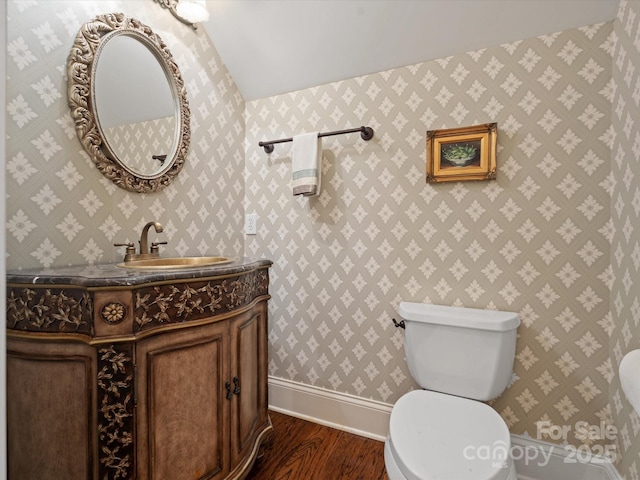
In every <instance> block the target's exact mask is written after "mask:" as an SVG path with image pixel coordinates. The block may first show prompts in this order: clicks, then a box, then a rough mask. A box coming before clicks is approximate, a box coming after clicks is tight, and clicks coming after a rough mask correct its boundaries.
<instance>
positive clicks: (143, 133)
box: [94, 34, 179, 177]
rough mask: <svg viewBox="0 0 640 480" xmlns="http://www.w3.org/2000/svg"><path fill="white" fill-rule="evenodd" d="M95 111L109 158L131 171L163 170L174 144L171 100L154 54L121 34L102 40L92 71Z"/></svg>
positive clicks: (175, 116)
mask: <svg viewBox="0 0 640 480" xmlns="http://www.w3.org/2000/svg"><path fill="white" fill-rule="evenodd" d="M94 81H95V97H94V102H95V114H96V117H97V120H98V125H99V126H100V130H101V132H102V136H103V138H104V140H105V144H106V146H107V147H108V148H109V150H110V152H111V153H112V155H113V157H114V158H117V159H118V160H119V161H120V162H121V163H122V165H123V166H124V167H125V168H127V169H129V170H130V171H131V172H132V173H134V174H136V175H141V176H143V177H149V176H153V175H155V174H158V173H159V172H161V171H163V170H164V169H165V164H166V163H167V162H166V159H167V158H172V157H173V155H174V154H175V148H176V146H177V138H176V132H177V127H178V123H177V119H178V113H179V112H178V109H177V102H176V101H175V100H174V94H173V92H172V91H171V84H170V83H169V79H168V78H167V75H166V74H165V72H164V70H163V68H162V65H161V64H160V62H159V60H158V59H157V57H156V56H155V55H154V54H153V53H152V52H151V50H149V48H148V47H147V45H145V44H144V43H143V42H141V41H140V40H138V39H137V38H134V37H131V36H129V35H127V34H124V35H117V36H112V37H111V38H109V39H108V41H106V40H105V45H104V47H103V48H102V50H101V51H100V55H99V57H98V59H97V64H96V71H95V79H94Z"/></svg>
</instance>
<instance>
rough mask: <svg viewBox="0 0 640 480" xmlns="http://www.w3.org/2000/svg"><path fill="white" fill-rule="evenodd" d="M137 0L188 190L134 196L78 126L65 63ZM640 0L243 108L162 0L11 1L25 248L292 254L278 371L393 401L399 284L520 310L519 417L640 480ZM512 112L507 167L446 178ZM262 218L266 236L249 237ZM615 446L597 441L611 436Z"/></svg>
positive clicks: (17, 192) (61, 257) (437, 299)
mask: <svg viewBox="0 0 640 480" xmlns="http://www.w3.org/2000/svg"><path fill="white" fill-rule="evenodd" d="M114 11H123V12H124V13H126V14H128V15H130V16H134V17H137V18H139V19H140V20H142V21H143V22H145V23H146V24H147V25H149V26H150V27H151V28H152V29H153V30H154V31H156V32H157V33H159V34H160V36H161V37H162V38H163V40H164V41H165V42H166V43H167V44H168V46H169V48H170V49H171V51H172V53H173V56H174V58H175V60H176V62H177V64H178V65H179V67H180V69H181V73H182V76H183V78H184V80H185V84H186V87H187V93H188V99H189V102H190V107H191V128H192V137H191V148H190V153H189V157H188V161H187V163H186V165H185V168H184V169H183V171H182V172H181V174H180V175H179V176H178V178H177V179H176V181H175V182H174V184H173V185H172V186H171V187H169V188H167V189H166V190H163V191H161V192H158V193H154V194H147V195H140V194H132V193H130V192H127V191H124V190H122V189H120V188H118V187H116V186H114V185H113V184H112V183H111V182H109V181H107V180H106V179H104V178H103V177H102V176H101V175H100V174H99V172H98V171H97V169H96V168H95V167H94V165H93V164H92V162H91V160H90V159H89V157H88V156H87V155H86V154H85V153H84V151H83V150H82V147H81V145H80V143H79V141H78V139H77V137H76V133H75V131H74V126H73V122H72V120H71V116H70V114H69V112H68V107H67V99H66V73H65V65H66V59H67V55H68V53H69V50H70V48H71V45H72V43H73V39H74V37H75V35H76V33H77V31H78V29H79V28H80V26H81V25H82V23H84V22H85V21H87V20H89V19H90V18H92V17H93V16H95V15H97V14H101V13H106V12H114ZM639 22H640V2H638V1H637V0H634V1H629V2H627V1H623V2H622V3H621V7H620V13H619V15H618V18H616V19H615V20H614V21H613V22H609V23H605V24H598V25H590V26H585V27H582V28H577V29H573V30H568V31H564V32H558V33H555V34H551V35H546V36H543V37H539V38H531V39H525V40H521V41H518V42H514V43H510V44H506V45H500V46H495V47H492V48H487V49H483V50H477V51H472V52H468V53H465V54H461V55H456V56H453V57H448V58H443V59H438V60H434V61H431V62H426V63H422V64H418V65H412V66H407V67H404V68H398V69H394V70H390V71H386V72H379V73H376V74H372V75H367V76H363V77H358V78H353V79H350V80H345V81H342V82H336V83H331V84H328V85H321V86H317V87H314V88H310V89H306V90H302V91H297V92H292V93H289V94H285V95H278V96H275V97H270V98H265V99H261V100H256V101H252V102H247V103H246V104H245V101H244V99H243V98H242V96H241V95H240V93H239V91H238V89H237V87H236V86H235V84H234V82H233V79H232V78H231V77H230V76H229V74H228V72H227V70H226V68H225V66H224V65H223V64H222V62H221V61H220V58H219V57H218V55H217V53H216V51H215V48H214V46H213V45H212V44H211V43H210V40H209V39H208V37H207V36H206V35H205V34H204V32H202V31H197V32H194V31H193V30H192V29H190V28H189V27H187V26H185V25H182V24H180V23H179V22H177V21H176V20H175V19H174V18H173V17H172V16H171V14H170V13H169V12H168V11H167V10H165V9H162V8H161V7H160V6H158V5H157V4H155V3H154V2H152V1H151V0H118V1H102V0H101V1H82V2H78V1H70V0H48V1H44V0H10V1H9V2H8V18H7V35H8V39H7V75H8V78H7V105H6V107H5V108H6V110H5V115H6V124H7V134H8V140H7V152H6V169H7V174H6V176H7V187H6V191H7V195H8V198H7V225H6V236H7V266H8V268H9V269H19V268H32V267H56V266H63V265H71V264H83V263H103V262H115V261H119V260H120V259H121V258H122V254H123V252H121V251H119V249H116V248H114V247H113V246H112V244H113V243H116V242H117V243H120V242H126V241H132V242H136V241H137V237H138V235H139V232H140V230H141V228H142V226H143V225H144V224H145V223H146V222H147V221H150V220H157V221H159V222H161V223H162V224H164V226H165V231H164V233H163V234H160V235H159V238H160V239H161V240H167V241H168V242H169V244H168V245H167V246H165V248H164V252H166V254H177V255H185V254H190V255H199V254H207V253H208V254H244V255H247V256H260V257H266V258H269V259H271V260H273V261H274V266H273V268H272V269H271V289H270V291H271V294H272V296H273V298H272V300H271V302H270V319H269V320H270V325H269V347H270V352H269V371H270V374H271V375H272V376H274V377H279V378H283V379H288V380H292V381H296V382H300V383H303V384H308V385H315V386H318V387H322V388H326V389H329V390H335V391H337V392H341V393H347V394H352V395H356V396H359V397H363V398H369V399H373V400H376V401H380V402H384V403H389V404H391V403H393V402H395V401H396V400H397V399H398V398H399V397H400V396H401V395H403V394H404V393H406V392H407V391H409V390H411V389H414V388H416V387H417V386H416V385H415V384H414V382H413V381H412V380H411V376H410V374H409V372H408V370H407V367H406V363H405V361H404V353H403V332H402V331H400V330H399V329H396V328H394V326H393V323H392V320H391V319H392V318H394V317H395V318H397V313H396V309H397V306H398V303H399V302H400V301H402V300H410V301H418V302H432V303H438V304H449V305H462V306H468V307H477V308H489V309H501V310H510V311H516V312H518V313H519V314H520V317H521V319H522V325H521V327H520V328H519V337H518V344H517V351H516V359H515V365H514V374H513V377H512V381H511V383H510V385H509V387H508V389H507V390H506V391H505V393H504V394H503V395H502V396H501V397H500V398H498V399H497V400H495V401H493V402H492V406H493V407H494V408H495V409H496V410H497V411H498V412H499V413H500V414H501V415H502V417H503V418H504V419H505V421H506V422H507V424H508V425H509V428H510V430H511V432H513V433H516V434H525V435H530V436H532V437H534V438H536V437H540V436H539V435H538V431H537V428H538V425H539V422H542V423H543V424H545V425H550V426H559V427H569V431H568V435H567V436H566V438H548V437H547V436H544V435H543V436H542V437H540V438H541V439H542V440H547V441H552V442H565V443H567V444H568V445H574V446H580V445H587V446H590V447H594V446H596V445H604V446H606V445H608V444H610V443H611V442H612V441H611V440H610V439H606V438H603V437H602V436H601V435H593V434H592V433H593V432H591V431H589V429H586V430H585V429H584V428H579V425H581V423H580V422H582V425H584V424H587V425H611V426H613V427H614V429H615V432H616V435H615V440H614V443H615V448H616V449H617V450H616V452H615V453H616V460H617V462H618V464H617V468H618V469H619V471H620V473H621V474H622V475H623V477H624V478H626V479H629V480H633V479H635V480H638V479H639V478H640V476H639V473H638V469H639V468H640V418H639V417H638V415H637V414H635V413H634V412H633V411H632V409H631V408H630V406H629V404H628V403H627V401H626V400H625V398H624V394H623V393H622V391H621V389H620V386H619V382H618V379H617V368H618V364H619V362H620V359H621V358H622V356H623V355H624V353H626V352H627V351H628V350H631V349H633V348H638V347H640V334H639V333H638V331H639V329H638V328H639V325H638V322H639V320H638V319H639V318H640V299H639V297H638V294H637V290H638V288H637V287H638V284H640V277H639V273H638V270H640V267H639V265H640V263H639V262H640V260H639V259H640V246H639V245H640V230H639V228H638V225H639V220H638V216H639V215H640V191H639V190H638V188H639V187H638V185H639V182H638V178H637V177H638V176H639V175H640V147H639V146H638V145H639V142H640V133H639V132H640V126H639V125H638V124H637V121H636V119H637V118H640V110H639V105H640V94H639V92H640V87H639V85H640V76H639V74H638V72H640V40H639V39H640V33H639V32H640V24H639ZM489 122H497V123H498V152H497V153H498V177H497V180H495V181H482V182H465V183H447V184H427V183H426V182H425V163H426V158H425V149H426V145H425V143H426V131H427V130H433V129H441V128H453V127H460V126H469V125H474V124H479V123H489ZM361 125H366V126H371V127H372V128H373V129H374V130H375V136H374V138H373V139H372V140H371V141H369V142H365V141H363V140H362V139H360V137H359V135H358V134H352V135H344V136H335V137H327V138H324V139H323V169H322V170H323V181H322V193H321V195H320V196H319V197H313V198H306V197H305V198H300V197H293V196H292V194H291V144H290V143H288V144H279V145H276V146H275V151H274V152H273V153H272V154H270V155H267V154H266V153H265V152H264V151H263V149H262V148H260V147H258V142H259V141H260V140H272V139H278V138H283V137H290V136H292V135H295V134H297V133H303V132H308V131H328V130H338V129H343V128H349V127H358V126H361ZM245 212H248V213H253V212H255V213H256V214H257V226H258V231H257V235H252V236H245V235H244V234H243V231H242V225H243V219H244V214H245ZM593 451H594V452H597V450H596V449H594V450H593Z"/></svg>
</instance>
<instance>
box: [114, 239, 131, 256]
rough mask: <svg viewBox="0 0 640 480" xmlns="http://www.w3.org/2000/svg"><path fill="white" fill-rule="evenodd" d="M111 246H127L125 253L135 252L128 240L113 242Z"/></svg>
mask: <svg viewBox="0 0 640 480" xmlns="http://www.w3.org/2000/svg"><path fill="white" fill-rule="evenodd" d="M113 246H114V247H127V254H129V253H136V247H135V246H134V245H133V243H131V242H129V243H114V244H113Z"/></svg>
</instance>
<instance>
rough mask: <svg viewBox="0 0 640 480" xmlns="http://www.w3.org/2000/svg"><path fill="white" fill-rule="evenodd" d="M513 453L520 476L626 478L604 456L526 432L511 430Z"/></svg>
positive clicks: (530, 479)
mask: <svg viewBox="0 0 640 480" xmlns="http://www.w3.org/2000/svg"><path fill="white" fill-rule="evenodd" d="M511 455H512V456H513V458H514V462H515V466H516V472H518V479H519V480H543V479H562V480H624V479H623V478H622V476H621V475H620V474H619V473H618V471H617V470H616V468H615V466H614V465H613V464H612V463H611V462H609V461H608V460H607V459H605V458H603V457H601V456H598V455H595V454H593V455H592V454H590V453H589V452H588V451H582V450H581V451H576V448H575V447H570V446H569V447H565V446H564V445H557V444H553V443H549V442H543V441H540V440H536V439H533V438H530V437H524V436H522V435H515V434H511Z"/></svg>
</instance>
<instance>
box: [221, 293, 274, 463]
mask: <svg viewBox="0 0 640 480" xmlns="http://www.w3.org/2000/svg"><path fill="white" fill-rule="evenodd" d="M266 330H267V302H259V303H257V304H256V305H255V306H254V307H253V308H252V309H251V310H249V311H247V312H245V313H243V314H241V315H239V316H237V317H236V318H234V319H232V320H231V335H230V337H231V376H232V381H233V387H232V388H233V391H234V399H233V402H232V404H231V409H232V411H231V463H232V465H234V466H236V467H237V468H243V467H246V465H244V464H243V461H249V460H250V461H253V459H254V458H255V455H250V454H251V450H252V449H255V448H258V444H259V442H256V439H257V437H258V435H261V434H263V433H264V432H265V427H266V425H270V423H269V422H270V420H269V416H268V413H267V407H268V405H267V404H268V395H267V364H268V360H267V331H266Z"/></svg>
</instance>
